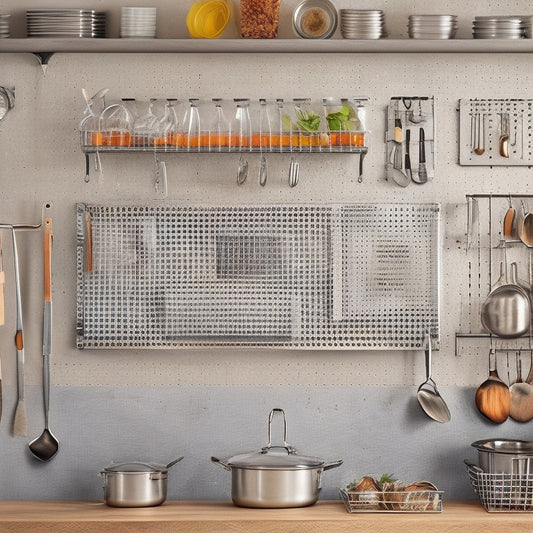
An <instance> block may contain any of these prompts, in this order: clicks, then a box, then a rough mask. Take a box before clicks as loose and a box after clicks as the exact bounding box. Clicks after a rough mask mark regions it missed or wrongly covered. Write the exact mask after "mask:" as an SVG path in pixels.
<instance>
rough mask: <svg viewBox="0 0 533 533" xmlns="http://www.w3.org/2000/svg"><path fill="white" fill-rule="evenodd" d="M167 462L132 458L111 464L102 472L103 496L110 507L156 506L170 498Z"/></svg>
mask: <svg viewBox="0 0 533 533" xmlns="http://www.w3.org/2000/svg"><path fill="white" fill-rule="evenodd" d="M182 459H183V457H179V458H178V459H175V460H174V461H172V462H170V463H169V464H168V465H166V466H165V465H158V464H154V463H142V462H139V461H130V462H127V463H121V464H115V465H110V466H108V467H107V468H104V469H103V470H102V471H101V472H100V476H102V477H103V478H104V499H105V502H106V504H107V505H110V506H111V507H154V506H156V505H161V504H162V503H163V502H164V501H165V500H166V499H167V478H168V469H169V468H170V467H171V466H173V465H175V464H176V463H178V462H179V461H181V460H182Z"/></svg>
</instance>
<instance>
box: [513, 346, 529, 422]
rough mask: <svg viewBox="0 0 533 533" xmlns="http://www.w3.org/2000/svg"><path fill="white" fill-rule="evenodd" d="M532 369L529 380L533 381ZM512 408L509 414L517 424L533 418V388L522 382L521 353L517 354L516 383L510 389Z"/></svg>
mask: <svg viewBox="0 0 533 533" xmlns="http://www.w3.org/2000/svg"><path fill="white" fill-rule="evenodd" d="M532 370H533V369H530V371H529V375H528V379H531V377H533V376H532ZM509 393H510V395H511V407H510V410H509V414H510V416H511V418H512V419H513V420H516V421H517V422H528V421H529V420H531V419H532V418H533V409H532V406H533V386H532V385H531V384H530V383H528V382H527V381H523V380H522V360H521V358H520V352H517V353H516V381H515V382H514V383H513V384H512V385H511V386H510V387H509Z"/></svg>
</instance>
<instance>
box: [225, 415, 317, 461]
mask: <svg viewBox="0 0 533 533" xmlns="http://www.w3.org/2000/svg"><path fill="white" fill-rule="evenodd" d="M274 413H280V414H281V415H282V416H283V444H281V445H273V444H272V418H273V416H274ZM228 465H229V466H231V467H236V468H249V469H254V470H300V469H311V468H320V467H322V466H323V465H324V460H323V459H320V458H319V457H313V456H308V455H299V454H298V453H297V452H296V449H295V448H293V447H292V446H290V445H289V444H288V443H287V422H286V420H285V412H284V411H283V409H272V411H271V412H270V416H269V418H268V444H267V445H266V446H265V447H263V448H262V449H261V450H259V451H257V452H252V453H245V454H240V455H235V456H234V457H232V458H230V459H229V461H228Z"/></svg>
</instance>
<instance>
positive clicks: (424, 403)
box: [416, 334, 451, 423]
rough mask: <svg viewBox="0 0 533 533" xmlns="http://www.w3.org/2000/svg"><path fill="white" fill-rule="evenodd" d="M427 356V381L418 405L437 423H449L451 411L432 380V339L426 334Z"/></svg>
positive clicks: (418, 392) (418, 395)
mask: <svg viewBox="0 0 533 533" xmlns="http://www.w3.org/2000/svg"><path fill="white" fill-rule="evenodd" d="M424 343H425V355H426V381H424V383H422V385H420V387H418V391H417V393H416V396H417V398H418V403H419V404H420V406H421V407H422V409H423V410H424V412H425V413H426V414H427V415H428V416H429V417H430V418H433V420H436V421H437V422H441V423H444V422H449V421H450V420H451V415H450V410H449V409H448V406H447V405H446V402H445V401H444V399H443V398H442V396H441V395H440V394H439V391H438V390H437V385H436V383H435V382H434V381H433V379H432V378H431V337H430V335H429V334H426V336H425V338H424Z"/></svg>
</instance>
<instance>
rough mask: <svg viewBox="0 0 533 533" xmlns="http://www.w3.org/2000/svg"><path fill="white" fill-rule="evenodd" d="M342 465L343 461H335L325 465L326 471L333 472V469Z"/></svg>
mask: <svg viewBox="0 0 533 533" xmlns="http://www.w3.org/2000/svg"><path fill="white" fill-rule="evenodd" d="M341 465H342V459H339V460H338V461H333V462H332V463H326V464H325V465H324V468H323V469H324V470H331V469H332V468H337V467H338V466H341Z"/></svg>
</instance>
